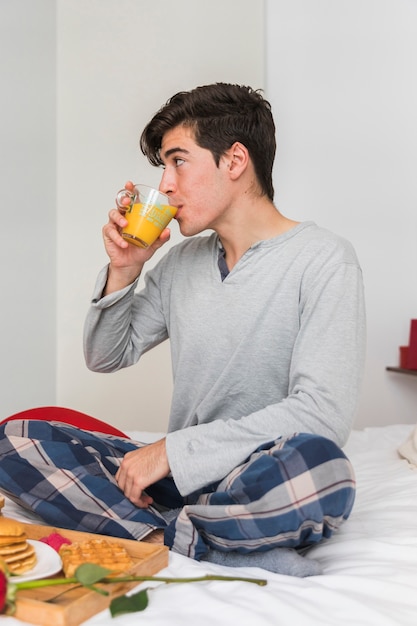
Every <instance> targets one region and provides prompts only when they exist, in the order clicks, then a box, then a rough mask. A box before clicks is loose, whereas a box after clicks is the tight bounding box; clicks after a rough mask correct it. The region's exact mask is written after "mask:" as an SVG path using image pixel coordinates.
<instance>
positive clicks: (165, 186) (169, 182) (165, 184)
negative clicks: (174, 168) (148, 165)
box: [159, 169, 175, 196]
mask: <svg viewBox="0 0 417 626" xmlns="http://www.w3.org/2000/svg"><path fill="white" fill-rule="evenodd" d="M159 191H161V192H162V193H165V194H166V195H167V196H169V195H170V194H172V193H174V191H175V183H174V180H173V177H172V176H171V175H170V173H169V171H168V169H165V170H164V173H163V174H162V178H161V182H160V183H159Z"/></svg>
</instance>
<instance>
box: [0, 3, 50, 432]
mask: <svg viewBox="0 0 417 626" xmlns="http://www.w3.org/2000/svg"><path fill="white" fill-rule="evenodd" d="M55 35H56V32H55V5H54V2H51V0H36V2H32V1H31V0H13V2H10V1H8V0H0V84H1V104H0V137H1V140H0V153H1V167H0V197H1V205H2V208H1V214H2V220H1V227H0V293H1V306H0V420H1V419H2V418H3V417H6V416H8V415H10V414H12V413H15V412H17V411H19V410H21V409H26V408H27V407H28V406H38V405H44V404H53V403H54V402H55V400H56V395H55V393H56V288H55V282H56V253H55V248H56V246H55V240H56V215H57V213H56V194H55V190H56V152H55V140H56V132H55V131H56V129H55V94H56V79H55V67H56V59H55Z"/></svg>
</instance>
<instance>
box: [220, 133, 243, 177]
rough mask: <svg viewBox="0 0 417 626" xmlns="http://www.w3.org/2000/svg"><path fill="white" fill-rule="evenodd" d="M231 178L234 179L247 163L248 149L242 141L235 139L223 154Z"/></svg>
mask: <svg viewBox="0 0 417 626" xmlns="http://www.w3.org/2000/svg"><path fill="white" fill-rule="evenodd" d="M224 159H225V161H226V163H227V168H228V169H229V175H230V177H231V179H232V180H236V179H237V178H239V176H241V174H242V173H243V172H244V171H245V170H246V168H247V166H248V163H249V151H248V149H247V147H246V146H244V145H243V143H240V141H236V142H235V143H234V144H233V145H232V146H231V147H230V148H229V150H228V151H227V152H226V154H225V155H224Z"/></svg>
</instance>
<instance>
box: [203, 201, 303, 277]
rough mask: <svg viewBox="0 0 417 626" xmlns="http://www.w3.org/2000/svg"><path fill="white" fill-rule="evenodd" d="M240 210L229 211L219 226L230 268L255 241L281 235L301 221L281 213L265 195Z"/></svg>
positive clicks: (217, 230)
mask: <svg viewBox="0 0 417 626" xmlns="http://www.w3.org/2000/svg"><path fill="white" fill-rule="evenodd" d="M238 211H239V210H238ZM238 211H236V212H235V214H234V215H233V213H232V214H229V219H228V220H227V221H226V222H225V223H223V224H221V225H219V227H218V228H216V232H217V234H218V235H219V238H220V241H221V243H222V246H223V248H224V250H225V259H226V263H227V267H228V268H229V270H231V269H233V267H234V266H235V265H236V263H237V262H238V261H239V260H240V259H241V258H242V256H243V255H244V254H245V252H246V251H247V250H249V248H250V247H251V246H253V245H254V244H255V243H258V242H259V241H265V240H268V239H272V238H274V237H278V235H282V234H284V233H285V232H287V231H288V230H290V229H291V228H294V226H296V225H297V224H298V222H295V221H294V220H290V219H288V218H287V217H285V216H284V215H282V214H281V213H280V212H279V211H278V209H277V208H276V207H275V206H274V205H273V203H272V202H271V201H270V200H268V199H266V198H262V199H259V200H258V202H255V203H253V204H252V205H251V207H250V209H246V210H245V209H244V208H242V209H241V210H240V211H241V212H240V213H239V212H238Z"/></svg>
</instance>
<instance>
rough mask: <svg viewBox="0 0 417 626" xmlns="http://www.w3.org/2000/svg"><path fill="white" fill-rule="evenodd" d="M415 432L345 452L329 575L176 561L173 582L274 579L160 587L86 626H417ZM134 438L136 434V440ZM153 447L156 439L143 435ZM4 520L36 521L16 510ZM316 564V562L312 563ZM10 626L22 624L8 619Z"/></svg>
mask: <svg viewBox="0 0 417 626" xmlns="http://www.w3.org/2000/svg"><path fill="white" fill-rule="evenodd" d="M411 430H412V426H410V425H392V426H384V427H378V428H367V429H365V430H362V431H354V432H353V433H352V435H351V437H350V439H349V442H348V444H347V446H346V448H345V450H346V452H347V454H348V456H349V457H350V459H351V460H352V462H353V465H354V467H355V472H356V478H357V497H356V502H355V506H354V510H353V512H352V515H351V517H350V519H349V520H348V521H347V522H346V524H345V525H344V526H343V528H342V529H341V530H340V531H339V532H338V533H337V534H336V535H335V536H334V537H333V538H332V539H331V540H329V541H327V542H325V543H322V544H320V545H318V546H317V547H315V548H313V549H312V550H311V551H310V553H309V554H310V556H311V557H314V558H315V559H317V560H318V561H320V563H321V564H322V566H323V568H324V573H323V574H322V575H321V576H314V577H310V578H303V579H299V578H293V577H290V576H283V575H278V574H271V573H269V572H266V571H265V570H261V569H258V568H236V569H232V568H226V567H222V566H216V565H212V564H207V563H204V564H201V563H197V562H195V561H192V560H191V559H188V558H186V557H182V556H180V555H178V554H173V553H170V555H169V566H168V567H167V568H166V569H164V570H162V571H161V572H160V574H161V575H166V576H173V577H174V576H200V575H202V574H205V573H216V574H223V575H237V576H251V577H258V578H267V579H268V584H267V586H265V587H258V586H256V585H253V584H249V583H242V582H218V581H210V582H202V583H192V584H181V585H164V584H155V583H153V584H150V583H144V584H142V585H140V586H138V589H140V588H143V587H144V586H147V587H153V590H152V591H151V593H150V594H149V606H148V608H147V609H146V610H145V611H144V612H142V613H134V614H130V615H122V616H119V617H117V618H114V619H112V618H111V617H110V613H109V612H108V611H103V612H101V613H99V614H98V615H96V616H94V617H93V618H91V619H89V620H87V621H86V622H84V624H85V625H86V626H110V625H112V626H132V625H133V624H137V623H140V624H141V625H143V626H150V625H154V626H155V625H158V626H162V625H163V626H165V625H169V626H188V625H189V626H195V625H196V624H197V625H198V626H230V625H232V624H239V625H240V626H246V625H249V624H251V625H253V626H270V625H274V626H275V625H277V626H287V625H288V626H289V625H291V626H293V625H294V624H297V625H298V624H300V626H319V625H320V626H416V624H417V470H416V469H413V467H412V466H411V465H410V464H409V463H408V462H407V461H406V460H404V459H401V458H400V456H399V455H398V453H397V448H398V446H399V445H400V444H401V443H402V442H403V441H404V440H405V438H406V437H407V435H408V434H409V433H410V432H411ZM131 434H132V433H131ZM135 438H138V439H141V440H145V441H149V434H148V435H147V436H146V435H145V434H143V433H140V434H138V433H135ZM4 514H5V515H8V516H10V517H16V518H18V519H21V520H23V521H28V520H29V519H30V516H29V515H28V514H27V513H26V512H25V511H23V510H21V509H19V507H17V506H16V505H15V504H14V503H12V502H9V501H7V503H6V506H5V509H4ZM306 558H308V557H306ZM1 620H2V626H17V625H18V624H20V625H22V624H23V622H21V621H19V620H16V619H14V618H12V617H2V618H1Z"/></svg>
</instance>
